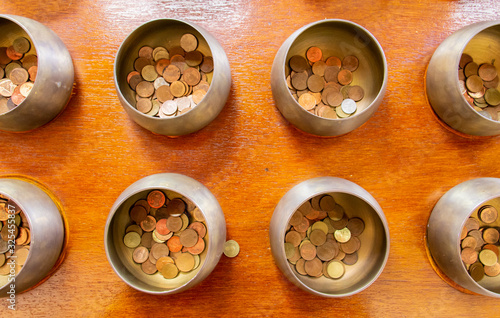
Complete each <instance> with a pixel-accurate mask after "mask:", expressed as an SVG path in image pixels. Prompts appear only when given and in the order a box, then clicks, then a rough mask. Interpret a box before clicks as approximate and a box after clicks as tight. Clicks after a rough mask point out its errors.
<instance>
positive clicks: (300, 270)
mask: <svg viewBox="0 0 500 318" xmlns="http://www.w3.org/2000/svg"><path fill="white" fill-rule="evenodd" d="M305 265H306V260H305V259H303V258H301V259H299V260H298V261H297V263H296V264H295V270H296V271H297V273H299V274H300V275H302V276H305V275H307V273H306V269H305Z"/></svg>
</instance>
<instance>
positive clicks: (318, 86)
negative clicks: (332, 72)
mask: <svg viewBox="0 0 500 318" xmlns="http://www.w3.org/2000/svg"><path fill="white" fill-rule="evenodd" d="M324 86H325V80H324V79H323V77H321V76H319V75H315V74H313V75H311V76H309V78H308V79H307V87H308V88H309V90H310V91H311V92H314V93H316V92H320V91H321V90H323V88H324Z"/></svg>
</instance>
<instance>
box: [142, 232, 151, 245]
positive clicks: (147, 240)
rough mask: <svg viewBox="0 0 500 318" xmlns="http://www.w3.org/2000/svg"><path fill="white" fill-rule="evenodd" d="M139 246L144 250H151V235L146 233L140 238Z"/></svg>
mask: <svg viewBox="0 0 500 318" xmlns="http://www.w3.org/2000/svg"><path fill="white" fill-rule="evenodd" d="M141 245H142V246H144V247H146V248H151V246H152V245H153V233H151V232H146V233H144V234H143V235H142V236H141Z"/></svg>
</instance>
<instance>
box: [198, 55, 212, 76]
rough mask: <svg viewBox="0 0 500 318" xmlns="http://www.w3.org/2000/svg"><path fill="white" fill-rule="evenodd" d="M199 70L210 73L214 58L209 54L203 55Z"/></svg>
mask: <svg viewBox="0 0 500 318" xmlns="http://www.w3.org/2000/svg"><path fill="white" fill-rule="evenodd" d="M200 70H201V71H202V72H204V73H210V72H212V71H213V70H214V59H213V58H212V57H211V56H205V57H203V62H202V63H201V65H200Z"/></svg>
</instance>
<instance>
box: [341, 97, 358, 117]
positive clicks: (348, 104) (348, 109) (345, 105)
mask: <svg viewBox="0 0 500 318" xmlns="http://www.w3.org/2000/svg"><path fill="white" fill-rule="evenodd" d="M340 107H342V111H343V112H344V113H346V114H349V115H350V114H352V113H354V112H355V111H356V107H357V106H356V102H355V101H354V100H352V99H349V98H347V99H344V100H343V101H342V104H341V106H340Z"/></svg>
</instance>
